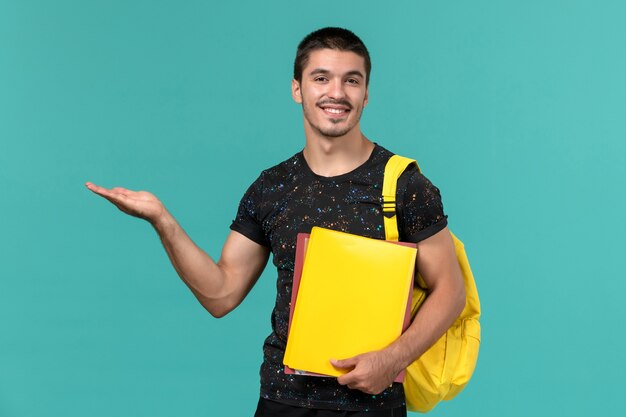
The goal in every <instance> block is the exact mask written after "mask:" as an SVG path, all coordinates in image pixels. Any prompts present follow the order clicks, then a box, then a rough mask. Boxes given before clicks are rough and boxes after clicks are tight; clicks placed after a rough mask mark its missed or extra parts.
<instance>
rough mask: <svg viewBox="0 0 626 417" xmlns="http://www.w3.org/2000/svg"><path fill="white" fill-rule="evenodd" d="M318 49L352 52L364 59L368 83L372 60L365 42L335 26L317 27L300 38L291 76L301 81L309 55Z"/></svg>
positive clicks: (367, 81) (367, 82) (366, 81)
mask: <svg viewBox="0 0 626 417" xmlns="http://www.w3.org/2000/svg"><path fill="white" fill-rule="evenodd" d="M319 49H335V50H338V51H348V52H354V53H355V54H357V55H359V56H360V57H362V58H363V59H364V60H365V83H366V85H367V84H369V82H370V72H371V70H372V62H371V61H370V54H369V52H368V51H367V48H366V47H365V44H364V43H363V41H362V40H361V39H359V37H358V36H356V35H355V34H354V33H352V32H351V31H349V30H348V29H343V28H335V27H327V28H322V29H318V30H316V31H315V32H311V33H309V34H308V35H307V36H305V37H304V39H302V41H301V42H300V44H299V45H298V51H297V52H296V59H295V61H294V63H293V78H294V79H295V80H297V81H298V82H302V71H303V70H304V67H306V65H307V63H308V61H309V55H310V54H311V52H313V51H316V50H319Z"/></svg>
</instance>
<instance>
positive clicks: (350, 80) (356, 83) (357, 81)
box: [346, 78, 359, 85]
mask: <svg viewBox="0 0 626 417" xmlns="http://www.w3.org/2000/svg"><path fill="white" fill-rule="evenodd" d="M346 82H347V83H348V84H352V85H359V80H357V79H356V78H348V79H347V80H346Z"/></svg>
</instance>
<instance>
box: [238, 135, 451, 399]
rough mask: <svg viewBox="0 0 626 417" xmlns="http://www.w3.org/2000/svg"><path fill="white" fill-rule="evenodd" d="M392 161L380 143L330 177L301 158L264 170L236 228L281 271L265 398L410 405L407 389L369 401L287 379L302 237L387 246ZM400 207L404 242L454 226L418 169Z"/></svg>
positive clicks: (401, 188)
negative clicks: (317, 232) (336, 234)
mask: <svg viewBox="0 0 626 417" xmlns="http://www.w3.org/2000/svg"><path fill="white" fill-rule="evenodd" d="M392 155H393V154H392V153H391V152H389V151H388V150H387V149H385V148H383V147H381V146H379V145H377V144H376V145H375V147H374V150H373V151H372V154H371V155H370V157H369V158H368V160H367V161H366V162H365V163H363V164H362V165H361V166H359V167H358V168H356V169H354V170H353V171H351V172H348V173H346V174H342V175H338V176H334V177H322V176H319V175H317V174H315V173H314V172H313V171H311V169H310V168H309V166H308V165H307V163H306V160H305V159H304V156H303V154H302V152H299V153H297V154H295V155H294V156H292V157H291V158H289V159H287V160H286V161H284V162H282V163H280V164H278V165H276V166H274V167H272V168H269V169H267V170H265V171H263V172H262V173H261V175H260V176H259V178H258V179H257V180H256V181H254V183H253V184H252V185H251V186H250V188H248V190H247V191H246V193H245V195H244V196H243V198H242V200H241V203H240V205H239V210H238V212H237V217H236V218H235V220H234V221H233V223H232V225H231V229H232V230H234V231H237V232H239V233H241V234H243V235H244V236H246V237H248V238H249V239H251V240H253V241H255V242H257V243H259V244H260V245H263V246H267V247H268V248H270V250H271V251H272V254H273V262H274V265H276V268H277V270H278V280H277V282H276V288H277V294H276V304H275V306H274V310H273V311H272V333H271V334H270V335H269V336H268V337H267V339H266V340H265V343H264V345H263V354H264V359H263V364H262V365H261V396H262V397H263V398H266V399H269V400H274V401H278V402H283V403H286V404H292V405H297V406H300V407H308V408H327V409H342V410H366V409H370V410H377V409H385V408H393V407H398V406H400V405H402V404H404V390H403V388H402V384H399V383H394V384H393V386H392V387H390V388H388V389H386V390H385V391H383V392H382V393H381V394H379V395H369V394H365V393H363V392H361V391H358V390H352V389H350V388H348V387H346V386H342V385H339V384H338V383H337V379H336V378H330V377H328V378H325V377H313V376H303V375H286V374H285V373H284V370H283V369H284V367H283V355H284V353H285V346H286V343H287V328H288V324H289V303H290V301H291V283H292V279H293V271H294V265H295V251H296V236H297V234H298V233H301V232H304V233H310V232H311V228H312V227H313V226H321V227H326V228H328V229H333V230H339V231H342V232H347V233H353V234H358V235H361V236H367V237H370V238H375V239H385V230H384V228H383V215H382V194H381V189H382V183H383V175H384V170H385V164H386V163H387V161H388V160H389V158H390V157H391V156H392ZM396 201H398V230H399V233H400V240H403V241H409V242H419V241H421V240H423V239H426V238H428V237H430V236H432V235H434V234H435V233H437V232H439V231H440V230H442V229H443V228H444V227H445V226H446V224H447V218H446V216H445V215H444V213H443V206H442V203H441V197H440V195H439V190H438V189H437V187H435V186H434V185H433V184H432V183H431V182H430V181H428V179H426V177H424V176H423V175H422V174H420V173H419V172H418V171H417V169H416V168H415V167H414V166H411V167H409V168H408V169H407V170H406V171H405V172H404V173H403V174H402V176H401V177H400V180H399V181H398V191H397V199H396Z"/></svg>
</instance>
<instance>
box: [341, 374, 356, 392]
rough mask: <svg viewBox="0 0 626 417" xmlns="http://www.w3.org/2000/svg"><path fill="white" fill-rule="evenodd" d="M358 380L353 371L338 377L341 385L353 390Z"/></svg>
mask: <svg viewBox="0 0 626 417" xmlns="http://www.w3.org/2000/svg"><path fill="white" fill-rule="evenodd" d="M356 380H357V378H356V376H355V375H354V373H353V372H352V371H351V372H348V373H346V374H343V375H341V376H338V377H337V382H338V383H339V385H347V386H348V388H352V389H354V384H355V383H356V382H357V381H356Z"/></svg>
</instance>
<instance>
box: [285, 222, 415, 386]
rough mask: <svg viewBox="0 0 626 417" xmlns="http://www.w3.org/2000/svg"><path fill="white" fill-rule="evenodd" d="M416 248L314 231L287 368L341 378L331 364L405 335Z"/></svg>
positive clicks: (307, 250) (286, 357) (290, 339)
mask: <svg viewBox="0 0 626 417" xmlns="http://www.w3.org/2000/svg"><path fill="white" fill-rule="evenodd" d="M416 253H417V249H416V247H415V245H407V244H397V242H389V241H384V240H377V239H370V238H366V237H363V236H357V235H352V234H349V233H343V232H338V231H334V230H329V229H324V228H321V227H314V228H313V229H312V231H311V236H310V239H309V241H308V246H307V249H306V255H305V258H304V265H303V268H302V276H301V277H300V283H299V288H298V293H297V299H296V303H295V307H294V311H293V317H292V320H291V323H290V327H289V336H288V339H287V347H286V350H285V356H284V360H283V362H284V364H285V365H287V366H288V367H290V368H293V369H295V370H299V371H306V372H311V373H316V374H322V375H331V376H340V375H342V374H344V373H345V372H347V371H346V370H341V369H336V368H335V367H333V366H332V365H331V364H330V359H345V358H349V357H352V356H355V355H358V354H361V353H365V352H369V351H372V350H379V349H382V348H385V347H386V346H388V345H389V344H391V343H392V342H393V341H394V340H395V339H397V338H398V337H399V336H400V334H401V333H402V328H403V324H404V323H405V316H406V311H407V301H408V300H409V294H410V291H411V290H412V288H413V276H414V268H415V258H416Z"/></svg>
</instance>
